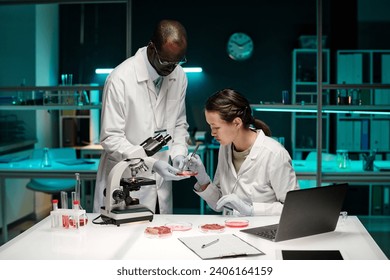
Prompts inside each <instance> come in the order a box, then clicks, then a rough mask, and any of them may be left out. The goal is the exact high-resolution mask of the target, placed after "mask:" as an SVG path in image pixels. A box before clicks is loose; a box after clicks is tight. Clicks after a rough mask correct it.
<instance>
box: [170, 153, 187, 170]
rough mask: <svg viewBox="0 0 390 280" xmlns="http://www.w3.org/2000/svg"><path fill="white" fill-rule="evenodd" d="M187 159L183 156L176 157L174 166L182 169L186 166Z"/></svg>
mask: <svg viewBox="0 0 390 280" xmlns="http://www.w3.org/2000/svg"><path fill="white" fill-rule="evenodd" d="M185 159H186V157H185V156H182V155H178V156H175V158H174V159H173V160H172V166H173V167H174V168H177V169H180V170H181V169H182V168H183V165H184V161H185Z"/></svg>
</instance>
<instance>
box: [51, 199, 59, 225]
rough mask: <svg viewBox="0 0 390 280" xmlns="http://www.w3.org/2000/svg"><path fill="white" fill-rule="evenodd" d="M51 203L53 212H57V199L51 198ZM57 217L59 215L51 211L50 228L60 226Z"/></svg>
mask: <svg viewBox="0 0 390 280" xmlns="http://www.w3.org/2000/svg"><path fill="white" fill-rule="evenodd" d="M52 204H53V212H57V211H58V200H57V199H53V200H52ZM59 218H60V217H59V216H58V215H57V214H56V213H53V216H52V217H51V227H52V228H58V227H59V226H60V220H59Z"/></svg>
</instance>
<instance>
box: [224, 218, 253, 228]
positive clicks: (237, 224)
mask: <svg viewBox="0 0 390 280" xmlns="http://www.w3.org/2000/svg"><path fill="white" fill-rule="evenodd" d="M248 225H249V221H248V220H244V219H227V220H226V221H225V226H227V227H229V228H244V227H247V226H248Z"/></svg>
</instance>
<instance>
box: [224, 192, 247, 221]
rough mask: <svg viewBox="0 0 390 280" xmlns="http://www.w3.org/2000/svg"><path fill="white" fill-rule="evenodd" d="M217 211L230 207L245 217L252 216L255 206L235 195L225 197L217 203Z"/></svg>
mask: <svg viewBox="0 0 390 280" xmlns="http://www.w3.org/2000/svg"><path fill="white" fill-rule="evenodd" d="M216 207H217V209H221V208H222V207H229V208H232V209H234V210H236V211H238V212H239V213H240V214H241V215H243V216H252V212H253V206H252V205H249V204H247V203H246V202H245V201H243V200H242V199H241V198H239V197H238V196H237V195H236V194H235V193H232V194H228V195H224V196H223V197H221V198H220V199H219V200H218V201H217V205H216Z"/></svg>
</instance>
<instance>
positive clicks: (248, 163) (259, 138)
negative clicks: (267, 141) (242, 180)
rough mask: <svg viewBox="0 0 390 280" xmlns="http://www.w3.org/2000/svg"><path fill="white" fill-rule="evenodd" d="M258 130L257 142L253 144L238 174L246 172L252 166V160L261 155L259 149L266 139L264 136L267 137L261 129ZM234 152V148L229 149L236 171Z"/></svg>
mask: <svg viewBox="0 0 390 280" xmlns="http://www.w3.org/2000/svg"><path fill="white" fill-rule="evenodd" d="M256 132H257V137H256V140H255V143H253V146H252V149H251V151H250V152H249V155H248V156H247V157H246V159H245V160H244V162H243V163H242V165H241V168H240V170H239V171H238V174H236V176H240V175H241V174H242V173H244V172H246V171H247V170H248V169H249V168H250V167H251V166H252V162H253V161H255V160H256V158H257V157H259V156H260V153H259V149H260V146H261V143H262V142H263V141H264V137H266V136H265V134H264V132H263V131H262V130H261V129H259V130H256ZM232 154H233V152H232V149H229V162H230V164H231V167H232V168H233V170H234V171H235V168H234V166H233V160H232V156H233V155H232ZM234 173H235V172H234Z"/></svg>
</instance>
